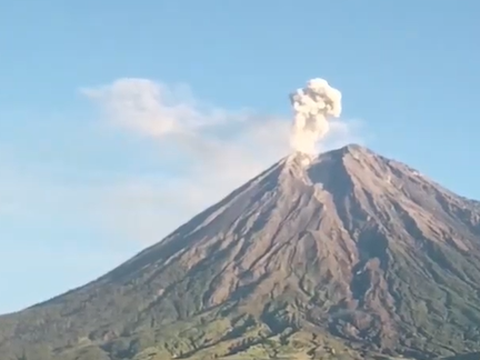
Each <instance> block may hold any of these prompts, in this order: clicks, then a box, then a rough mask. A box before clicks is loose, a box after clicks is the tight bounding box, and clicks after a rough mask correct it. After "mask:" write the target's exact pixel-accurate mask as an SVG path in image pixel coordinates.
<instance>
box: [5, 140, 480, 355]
mask: <svg viewBox="0 0 480 360" xmlns="http://www.w3.org/2000/svg"><path fill="white" fill-rule="evenodd" d="M479 283H480V206H479V204H478V203H477V202H474V201H471V200H467V199H464V198H462V197H460V196H458V195H455V194H453V193H452V192H450V191H448V190H446V189H444V188H442V187H441V186H439V185H438V184H436V183H434V182H432V181H431V180H429V179H427V178H425V177H424V176H422V175H421V174H419V173H418V172H417V171H415V170H413V169H411V168H409V167H408V166H406V165H404V164H402V163H398V162H396V161H393V160H389V159H386V158H383V157H381V156H379V155H377V154H375V153H373V152H371V151H370V150H368V149H366V148H362V147H360V146H357V145H350V146H347V147H344V148H342V149H338V150H335V151H331V152H328V153H324V154H321V155H320V156H318V157H316V158H310V157H308V156H305V155H301V154H293V155H291V156H289V157H288V158H285V159H282V160H281V161H280V162H279V163H277V164H275V165H274V166H272V167H271V168H270V169H268V170H267V171H265V172H264V173H262V174H260V175H259V176H258V177H256V178H255V179H253V180H251V181H250V182H248V183H247V184H245V185H244V186H242V187H241V188H239V189H237V190H236V191H234V192H233V193H232V194H230V195H229V196H227V197H226V198H225V199H224V200H222V201H221V202H220V203H218V204H216V205H214V206H212V207H211V208H209V209H207V210H206V211H204V212H203V213H201V214H200V215H198V216H197V217H195V218H194V219H192V220H191V221H190V222H188V223H187V224H185V225H184V226H182V227H180V228H179V229H178V230H176V231H175V232H174V233H172V234H171V235H170V236H168V237H167V238H166V239H164V240H163V241H161V242H160V243H158V244H156V245H154V246H152V247H150V248H148V249H146V250H144V251H143V252H142V253H140V254H138V255H137V256H135V257H134V258H133V259H131V260H130V261H128V262H127V263H125V264H123V265H121V266H120V267H118V268H117V269H114V270H113V271H112V272H110V273H108V274H106V275H105V276H103V277H102V278H100V279H98V280H96V281H94V282H92V283H90V284H88V285H86V286H84V287H82V288H80V289H76V290H74V291H71V292H69V293H67V294H64V295H62V296H60V297H57V298H55V299H52V300H50V301H48V302H46V303H43V304H39V305H36V306H34V307H32V308H30V309H27V310H25V311H22V312H20V313H17V314H12V315H9V316H5V317H2V318H0V352H1V353H2V354H6V355H5V359H15V360H16V359H20V358H22V356H23V357H25V358H27V359H29V360H31V359H33V360H34V359H43V358H49V357H50V356H53V355H55V356H58V358H62V359H104V358H105V359H108V358H113V359H123V358H134V357H136V359H141V358H142V357H143V356H145V358H148V357H147V355H151V357H150V358H152V359H153V358H155V356H157V357H158V358H162V359H164V358H169V357H175V356H177V357H179V356H180V357H183V358H214V357H220V356H229V357H230V358H232V359H234V358H240V357H241V358H248V356H254V357H257V358H258V357H267V358H271V357H274V356H277V355H279V354H290V355H289V356H293V355H292V354H295V356H299V357H300V358H302V357H303V358H312V357H314V356H323V357H324V358H328V357H332V358H336V357H339V356H343V357H345V358H359V357H362V354H370V355H372V354H375V353H380V352H382V353H389V354H405V355H407V356H414V357H434V356H437V355H452V354H455V353H461V352H468V351H471V352H473V351H479V350H480V330H479V328H478V324H480V302H479V301H478V295H479V290H480V286H479V285H478V284H479ZM42 352H43V353H44V354H42ZM52 354H53V355H52ZM2 359H3V357H2Z"/></svg>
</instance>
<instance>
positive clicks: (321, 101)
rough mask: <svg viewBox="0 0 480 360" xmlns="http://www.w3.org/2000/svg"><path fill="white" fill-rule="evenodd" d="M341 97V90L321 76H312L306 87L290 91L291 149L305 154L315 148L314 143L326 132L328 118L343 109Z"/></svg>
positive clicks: (338, 114)
mask: <svg viewBox="0 0 480 360" xmlns="http://www.w3.org/2000/svg"><path fill="white" fill-rule="evenodd" d="M341 100H342V94H341V92H340V91H338V90H337V89H334V88H332V87H331V86H330V85H329V84H328V82H327V81H326V80H323V79H312V80H310V81H309V82H308V83H307V86H306V87H305V88H303V89H298V90H297V91H296V92H295V93H293V94H291V95H290V102H291V103H292V107H293V111H294V123H293V128H292V134H291V147H292V149H293V150H295V151H298V152H302V153H306V154H314V153H315V152H316V151H315V145H316V143H317V142H318V141H319V140H321V139H322V138H323V137H324V136H325V135H326V134H327V133H328V130H329V124H328V119H329V118H331V117H339V116H340V113H341V112H342V104H341Z"/></svg>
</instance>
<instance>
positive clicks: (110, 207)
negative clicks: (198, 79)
mask: <svg viewBox="0 0 480 360" xmlns="http://www.w3.org/2000/svg"><path fill="white" fill-rule="evenodd" d="M314 85H315V83H313V84H312V86H311V90H308V91H307V92H306V94H308V95H305V96H310V97H311V98H312V99H317V97H319V96H323V95H321V94H322V89H320V88H316V87H315V86H314ZM324 88H325V87H324ZM315 91H316V92H315ZM323 91H324V93H326V94H330V95H329V96H330V97H333V96H332V95H331V93H330V92H327V91H328V89H324V90H323ZM83 93H84V94H85V95H86V96H87V97H88V98H90V99H91V100H92V101H94V103H96V104H97V105H99V108H100V109H101V110H102V111H103V113H104V114H105V115H106V117H107V119H108V120H109V122H110V124H113V125H115V126H117V127H120V128H123V129H126V130H130V131H132V132H134V133H137V134H141V135H143V136H147V137H150V138H151V139H152V140H154V141H155V143H156V144H158V146H159V147H160V151H159V154H158V157H159V158H161V160H162V161H164V165H162V169H161V170H163V169H167V170H169V169H168V168H169V167H171V164H176V166H177V167H178V166H179V164H181V172H178V171H177V172H175V171H174V172H172V173H171V174H169V177H168V178H167V179H165V178H160V179H159V178H155V176H151V177H142V178H139V177H135V176H132V179H130V180H128V181H125V182H123V183H121V184H115V185H112V187H111V189H110V190H109V191H104V190H102V192H101V194H103V195H100V196H102V197H103V199H105V205H104V206H97V209H98V212H101V213H102V214H103V215H102V216H104V217H105V218H106V223H108V226H111V227H112V228H114V227H118V228H119V231H120V232H122V234H125V233H126V232H128V234H129V237H130V238H138V239H141V240H142V241H143V242H154V241H158V240H160V239H161V238H162V235H166V233H167V232H168V231H171V230H173V228H174V227H175V226H177V225H180V224H181V223H182V222H184V221H187V220H188V219H189V218H190V217H191V216H193V215H195V214H196V213H198V212H199V211H201V210H203V209H204V208H205V207H207V206H209V205H211V204H212V203H214V202H216V201H218V200H220V199H221V198H222V197H223V196H225V195H227V194H228V193H229V192H230V191H232V190H234V189H235V188H236V187H238V186H240V185H241V184H243V183H244V182H246V181H248V180H249V179H251V178H252V177H253V176H255V175H257V174H258V173H260V172H261V171H263V170H265V169H266V168H267V167H269V166H271V165H272V164H273V163H274V162H276V161H278V160H279V159H280V158H282V157H283V156H286V155H288V153H290V152H291V147H290V143H289V136H291V119H289V118H288V117H287V116H285V117H280V116H264V115H258V114H255V113H254V112H252V111H247V110H240V111H232V110H226V109H222V108H219V107H215V106H211V105H208V104H205V102H204V101H199V100H198V99H195V97H194V96H193V95H192V93H191V92H190V91H188V90H187V89H186V88H185V87H184V88H182V89H181V90H178V88H177V87H172V86H167V85H164V84H161V83H158V82H155V81H152V80H147V79H120V80H117V81H114V82H113V83H111V84H108V85H105V86H100V87H95V88H89V89H83ZM324 97H325V103H326V104H325V105H324V107H327V108H328V109H330V110H324V113H325V114H327V113H335V114H336V113H338V109H337V107H336V106H337V104H338V103H337V102H335V103H334V104H331V101H330V100H328V99H327V97H326V96H324ZM316 101H317V105H315V106H316V107H317V109H319V107H320V105H319V104H320V102H319V101H318V99H317V100H316ZM305 103H308V102H306V101H305V100H303V102H302V99H299V101H298V105H297V107H298V108H299V109H302V106H305V105H302V104H305ZM319 111H320V110H317V112H319ZM304 112H305V111H304ZM317 116H318V115H317ZM310 121H311V120H310V118H307V117H305V123H306V122H310ZM317 121H319V120H318V119H317ZM296 124H297V125H298V124H300V120H298V121H296ZM352 125H356V124H354V123H347V122H342V121H332V123H331V127H330V132H329V134H328V137H326V138H325V139H324V140H325V141H322V142H321V144H319V145H320V146H319V149H320V150H322V151H323V150H328V149H329V148H332V147H338V146H342V145H345V144H346V143H350V142H361V141H360V140H361V139H359V138H358V137H357V136H356V135H357V130H358V129H357V128H355V127H354V126H353V127H352ZM307 126H310V125H309V124H305V126H303V127H307ZM316 126H317V127H318V126H319V125H318V124H317V125H316ZM303 127H302V126H297V127H296V129H297V130H296V131H297V133H296V138H297V139H298V142H299V145H298V146H296V147H295V148H296V149H307V147H308V146H310V147H312V146H314V144H315V141H316V140H318V138H319V136H318V133H319V130H316V132H314V134H315V137H314V138H313V137H312V140H311V141H310V143H309V144H307V143H306V141H305V139H308V137H307V135H303V137H302V132H301V131H300V130H302V129H303ZM304 133H307V134H308V131H307V130H304ZM322 134H324V133H322ZM302 144H304V146H303V147H301V145H302ZM165 204H168V206H166V205H165ZM159 219H161V221H159Z"/></svg>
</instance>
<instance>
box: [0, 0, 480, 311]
mask: <svg viewBox="0 0 480 360" xmlns="http://www.w3.org/2000/svg"><path fill="white" fill-rule="evenodd" d="M294 3H295V2H293V1H273V0H263V1H258V0H257V1H253V0H243V1H230V2H225V1H220V0H204V1H196V0H195V1H194V0H189V1H188V0H176V1H162V0H157V1H153V0H137V1H134V2H132V1H125V0H116V1H113V0H112V1H108V0H107V1H93V0H83V1H65V0H43V1H38V0H19V1H5V2H2V4H0V84H1V86H0V249H1V251H0V254H1V255H2V259H1V261H0V293H1V294H2V296H1V297H0V313H2V312H9V311H14V310H18V309H20V308H22V307H25V306H28V305H31V304H33V303H35V302H37V301H41V300H44V299H47V298H49V297H51V296H53V295H56V294H57V293H59V292H63V291H65V290H68V289H70V288H72V287H75V286H78V285H81V284H83V283H84V282H87V281H89V280H92V279H94V278H95V277H96V276H99V275H101V274H102V273H103V272H105V271H107V270H109V269H111V268H112V267H113V266H115V265H117V264H119V263H120V262H121V261H123V260H125V259H127V258H128V257H129V256H131V255H133V254H134V253H135V252H136V251H138V250H140V249H141V248H142V247H144V246H146V245H148V244H150V243H152V242H154V241H158V240H160V239H161V238H162V237H163V236H164V235H165V234H167V233H168V232H169V231H171V230H173V228H174V227H175V226H176V225H178V224H180V223H181V222H183V221H185V220H188V218H189V217H190V216H191V215H193V214H194V213H195V212H197V211H199V210H201V209H202V208H203V207H204V206H206V205H208V204H210V203H211V202H213V201H216V200H217V199H219V198H220V197H221V196H223V195H225V193H226V192H228V191H229V190H231V189H233V187H235V186H237V185H239V184H240V183H241V182H243V181H244V180H246V179H247V178H248V177H250V176H253V174H255V173H256V172H257V171H259V170H260V169H262V168H263V167H264V166H268V165H269V164H270V163H271V162H273V161H275V160H276V159H277V158H278V157H279V156H281V155H282V154H283V153H284V151H285V149H284V147H285V146H284V145H285V144H284V142H283V140H284V137H283V136H284V133H285V129H287V127H286V126H288V118H289V116H290V110H289V103H288V97H287V96H288V93H289V92H291V91H292V90H294V89H296V88H297V87H302V86H304V84H305V82H306V81H307V80H308V79H310V78H312V77H323V78H325V79H327V80H328V81H329V82H330V83H331V84H332V85H333V86H334V87H336V88H338V89H340V90H341V91H342V94H343V114H342V119H341V122H339V123H338V127H337V128H336V130H335V131H334V132H333V133H332V136H331V138H330V139H329V140H327V144H326V145H325V146H326V147H327V148H328V147H332V146H338V145H339V144H343V143H346V142H350V141H361V142H363V143H365V144H366V145H367V146H369V147H371V148H372V149H373V150H376V151H378V152H380V153H382V154H384V155H387V156H391V157H394V158H396V159H398V160H401V161H404V162H407V163H409V164H410V165H412V166H413V167H416V168H417V169H419V170H420V171H421V172H423V173H425V174H427V175H428V176H430V177H432V178H434V179H435V180H437V181H438V182H440V183H441V184H443V185H445V186H447V187H449V188H450V189H452V190H454V191H457V192H459V193H460V194H462V195H466V196H469V197H472V198H477V199H480V190H479V189H478V185H477V184H478V183H479V182H480V172H479V170H478V169H477V168H478V167H477V166H476V165H475V164H476V162H475V157H476V155H477V154H479V153H480V143H479V142H478V132H479V131H480V129H479V125H478V123H479V122H478V119H480V110H479V108H478V96H479V94H480V92H479V88H478V84H479V83H480V71H479V70H478V64H479V63H480V52H479V47H478V34H480V24H479V23H478V14H479V13H480V3H479V2H478V1H474V0H471V1H469V0H464V1H461V2H453V1H449V0H440V1H413V0H406V1H384V0H370V1H364V2H359V1H353V0H352V1H342V2H340V1H336V2H333V1H330V2H327V1H318V0H306V1H302V2H301V3H299V4H300V5H294ZM239 119H240V120H241V119H248V121H247V122H242V121H238V120H239ZM137 120H138V122H136V121H137ZM166 120H169V121H170V123H171V124H174V125H173V126H174V127H176V126H178V124H181V126H182V129H188V131H189V134H190V135H191V136H190V137H188V136H183V137H178V136H174V132H170V133H168V132H165V128H163V127H162V128H159V127H158V126H157V125H158V124H159V122H161V124H163V125H162V126H164V125H165V124H166V122H165V121H166ZM199 124H200V125H199ZM202 124H203V125H202ZM205 124H206V125H205ZM172 134H173V135H172ZM476 140H477V141H476ZM258 154H261V155H258ZM232 164H235V165H232Z"/></svg>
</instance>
